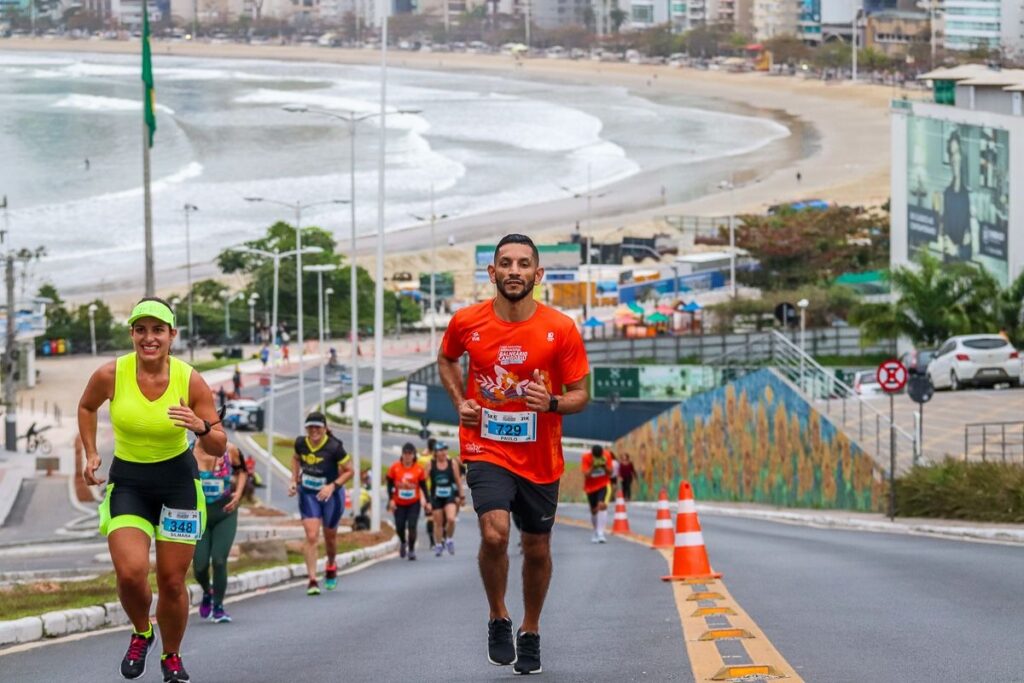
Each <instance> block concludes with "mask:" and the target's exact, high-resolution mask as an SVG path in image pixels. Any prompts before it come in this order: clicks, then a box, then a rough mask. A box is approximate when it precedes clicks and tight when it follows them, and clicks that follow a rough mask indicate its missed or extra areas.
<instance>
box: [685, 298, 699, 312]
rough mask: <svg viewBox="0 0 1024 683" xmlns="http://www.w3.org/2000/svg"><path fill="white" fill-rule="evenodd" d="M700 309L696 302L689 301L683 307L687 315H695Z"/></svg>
mask: <svg viewBox="0 0 1024 683" xmlns="http://www.w3.org/2000/svg"><path fill="white" fill-rule="evenodd" d="M700 309H701V305H700V304H699V303H697V302H696V301H691V302H690V303H688V304H686V305H685V306H683V310H684V311H686V312H687V313H696V312H697V311H699V310H700Z"/></svg>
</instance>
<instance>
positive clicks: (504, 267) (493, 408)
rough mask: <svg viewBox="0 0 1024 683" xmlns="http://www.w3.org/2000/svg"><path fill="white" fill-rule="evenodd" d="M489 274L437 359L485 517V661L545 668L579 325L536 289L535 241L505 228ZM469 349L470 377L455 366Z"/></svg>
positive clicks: (580, 394)
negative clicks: (516, 570)
mask: <svg viewBox="0 0 1024 683" xmlns="http://www.w3.org/2000/svg"><path fill="white" fill-rule="evenodd" d="M487 270H488V273H489V274H490V277H491V282H493V283H494V285H495V288H496V289H497V295H496V296H495V297H494V299H492V300H490V301H486V302H483V303H480V304H476V305H474V306H469V307H467V308H463V309H461V310H459V311H458V312H457V313H456V314H455V316H454V317H453V318H452V320H451V322H450V323H449V324H448V330H447V331H446V332H445V336H444V340H443V341H442V343H441V349H440V352H439V353H438V358H437V362H438V368H439V371H440V374H441V381H442V382H443V383H444V386H445V389H446V390H447V391H448V395H449V396H450V397H451V400H452V403H453V404H454V405H455V408H456V410H457V411H458V413H459V420H460V423H461V424H460V428H459V440H460V443H461V457H462V459H463V460H464V461H465V462H466V463H468V471H467V474H466V482H467V484H468V485H469V488H470V491H472V494H473V507H474V508H475V509H476V513H477V515H478V516H479V518H480V536H481V544H480V555H479V558H478V561H479V564H480V575H481V577H482V578H483V583H484V591H485V592H486V593H487V601H488V604H489V607H490V616H489V622H488V625H487V631H488V634H487V641H488V642H487V656H488V660H489V661H490V662H491V663H492V664H496V665H499V666H500V665H508V664H514V665H515V667H514V671H515V673H517V674H532V673H540V672H541V664H540V614H541V609H542V608H543V606H544V598H545V596H546V595H547V590H548V585H549V583H550V581H551V545H550V540H551V527H552V525H553V524H554V520H555V509H556V507H557V505H558V480H559V478H560V477H561V476H562V471H563V469H564V463H563V460H562V415H567V414H570V413H578V412H580V411H581V410H583V408H584V407H585V406H586V404H587V401H588V400H589V398H590V397H589V395H588V392H587V384H586V378H587V374H588V373H589V372H590V368H589V365H588V364H587V355H586V349H585V348H584V346H583V339H582V338H581V337H580V333H579V330H577V329H576V325H575V323H573V321H572V320H570V319H569V318H568V317H566V316H565V315H563V314H562V313H559V312H558V311H556V310H555V309H553V308H549V307H548V306H545V305H543V304H541V303H539V302H538V301H536V300H535V299H534V298H533V296H532V294H533V288H534V286H535V285H536V284H537V283H539V282H540V281H541V279H542V278H543V277H544V269H543V268H541V267H540V258H539V254H538V252H537V247H536V246H535V245H534V243H533V240H531V239H530V238H529V237H526V236H525V235H516V234H513V235H506V236H505V237H503V238H502V239H501V241H500V242H498V246H497V248H496V249H495V251H494V263H493V264H492V265H490V266H488V268H487ZM464 353H468V354H469V378H468V382H467V381H465V378H463V376H462V369H461V367H460V365H459V358H460V357H461V356H462V354H464ZM510 512H511V514H512V517H513V518H514V519H515V522H516V526H517V527H518V528H519V530H520V531H521V532H522V533H521V536H522V545H523V604H524V614H523V621H522V623H521V624H520V628H519V631H518V632H517V634H516V637H515V640H514V641H513V636H512V633H513V629H512V620H511V619H510V618H509V613H508V609H507V608H506V606H505V590H506V587H507V583H508V538H509V527H510V521H509V513H510Z"/></svg>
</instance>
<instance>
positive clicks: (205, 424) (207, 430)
mask: <svg viewBox="0 0 1024 683" xmlns="http://www.w3.org/2000/svg"><path fill="white" fill-rule="evenodd" d="M203 427H205V429H203V431H201V432H195V435H196V436H197V437H203V436H206V435H207V434H209V433H210V430H211V429H213V425H212V424H210V421H209V420H203Z"/></svg>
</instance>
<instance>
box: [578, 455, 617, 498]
mask: <svg viewBox="0 0 1024 683" xmlns="http://www.w3.org/2000/svg"><path fill="white" fill-rule="evenodd" d="M580 470H582V471H583V473H584V474H583V490H584V491H585V492H587V493H593V492H594V491H600V490H601V489H603V488H607V487H608V484H610V483H611V477H612V459H611V458H609V457H608V453H607V452H606V453H605V454H604V455H603V456H601V457H600V458H595V457H594V454H593V453H584V454H583V459H582V460H580Z"/></svg>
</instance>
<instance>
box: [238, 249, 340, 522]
mask: <svg viewBox="0 0 1024 683" xmlns="http://www.w3.org/2000/svg"><path fill="white" fill-rule="evenodd" d="M230 251H236V252H238V253H241V254H255V255H257V256H262V257H264V258H269V259H270V260H271V261H273V263H274V294H273V299H274V300H273V303H272V313H271V323H270V325H271V329H270V348H271V349H273V348H274V346H275V342H276V340H277V301H278V289H279V287H278V283H279V281H280V275H281V259H283V258H289V257H291V256H295V251H296V250H294V249H293V250H291V251H286V252H281V250H280V249H274V251H266V250H264V249H256V248H254V247H234V248H233V249H231V250H230ZM303 251H304V252H305V253H307V254H319V253H321V252H322V251H323V249H322V248H321V247H316V246H313V247H306V248H305V249H303ZM276 388H277V363H276V359H275V358H274V356H273V354H271V357H270V400H269V401H268V408H267V419H266V420H265V421H264V425H263V426H264V431H266V433H267V454H268V455H269V456H270V457H271V458H273V457H274V402H275V398H276V397H275V394H274V391H275V390H276ZM273 480H274V475H273V473H272V472H271V473H270V475H269V476H268V477H267V501H268V502H269V501H270V499H271V498H270V491H271V482H273Z"/></svg>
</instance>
